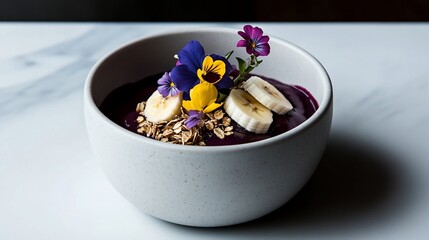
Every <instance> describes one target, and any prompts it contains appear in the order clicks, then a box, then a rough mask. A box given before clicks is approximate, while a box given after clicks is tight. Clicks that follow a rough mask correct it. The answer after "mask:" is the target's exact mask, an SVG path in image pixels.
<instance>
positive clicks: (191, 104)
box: [182, 100, 203, 111]
mask: <svg viewBox="0 0 429 240" xmlns="http://www.w3.org/2000/svg"><path fill="white" fill-rule="evenodd" d="M182 106H183V107H184V108H185V109H186V110H188V111H191V110H197V111H202V110H203V109H202V108H198V106H195V104H194V102H192V101H191V100H183V101H182Z"/></svg>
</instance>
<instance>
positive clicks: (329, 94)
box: [84, 27, 333, 153]
mask: <svg viewBox="0 0 429 240" xmlns="http://www.w3.org/2000/svg"><path fill="white" fill-rule="evenodd" d="M237 31H238V30H237V29H234V28H226V27H188V28H182V29H175V30H167V31H164V32H161V33H155V34H148V35H144V36H141V37H138V38H136V39H134V40H131V41H128V42H126V43H123V44H122V45H119V46H118V47H116V48H114V49H112V50H110V51H109V52H108V53H106V54H105V55H104V56H103V57H101V58H100V59H99V60H98V61H97V62H96V63H95V64H94V65H93V66H92V68H91V70H90V72H89V73H88V75H87V77H86V80H85V86H84V104H85V108H87V107H88V108H90V109H91V110H92V111H93V112H94V113H95V114H96V115H97V116H98V117H99V119H101V121H102V122H103V124H106V125H109V126H110V127H111V128H112V129H115V130H116V131H119V133H121V134H122V135H124V136H125V137H129V138H132V139H134V140H136V141H139V142H141V143H142V144H150V145H154V146H156V147H159V148H161V149H166V150H175V151H180V152H183V151H192V152H206V153H207V152H219V151H223V152H233V151H240V150H247V149H254V148H260V147H264V146H266V145H270V144H274V143H277V142H280V141H282V140H285V139H289V138H292V137H294V136H296V135H297V134H299V133H301V132H303V131H306V130H307V129H308V128H310V127H311V126H313V125H315V124H316V123H317V122H319V121H321V119H322V117H323V116H324V115H325V114H326V113H327V112H328V111H329V110H330V107H331V105H332V101H333V100H332V99H333V89H332V82H331V79H330V77H329V75H328V72H327V71H326V69H325V68H324V67H323V65H322V64H321V63H320V62H319V61H318V60H317V59H316V58H315V57H314V56H313V55H311V54H310V53H309V52H307V51H306V50H304V49H303V48H301V47H299V46H297V45H295V44H294V43H291V42H289V41H287V40H284V39H282V38H279V37H276V36H273V35H271V34H270V35H269V36H270V41H271V42H276V43H277V44H280V45H283V46H287V47H289V48H291V49H292V50H294V51H296V52H298V53H300V54H301V55H303V56H304V57H305V58H307V59H308V60H309V61H310V62H312V63H313V65H314V66H315V67H316V68H317V70H318V72H319V73H320V74H321V75H322V80H323V87H324V91H323V94H324V95H323V96H324V97H323V99H322V101H321V102H318V105H319V108H318V109H317V110H316V112H315V113H314V114H313V115H312V116H311V117H310V118H308V119H307V120H305V121H304V122H303V123H301V124H299V125H298V126H296V127H295V128H293V129H291V130H289V131H287V132H284V133H281V134H279V135H277V136H273V137H270V138H267V139H264V140H259V141H256V142H250V143H242V144H234V145H222V146H194V145H180V144H171V143H164V142H161V141H158V140H155V139H152V138H148V137H144V136H142V135H140V134H137V133H134V132H132V131H129V130H127V129H125V128H123V127H121V126H119V125H118V124H116V123H115V122H113V121H112V120H110V119H109V118H108V117H107V116H105V115H104V114H103V113H102V112H101V111H100V109H99V108H98V107H97V105H96V104H95V101H94V99H93V97H92V94H91V93H92V82H93V79H94V75H95V74H96V73H97V71H98V69H99V68H100V67H101V66H102V65H103V64H104V63H105V62H107V61H109V60H110V59H111V58H114V57H115V55H117V54H119V52H121V51H123V50H125V49H127V48H131V47H133V46H134V45H136V44H139V43H140V42H141V41H146V40H149V39H154V38H160V37H168V36H171V35H176V34H186V33H191V32H192V33H197V32H219V33H225V32H228V33H237Z"/></svg>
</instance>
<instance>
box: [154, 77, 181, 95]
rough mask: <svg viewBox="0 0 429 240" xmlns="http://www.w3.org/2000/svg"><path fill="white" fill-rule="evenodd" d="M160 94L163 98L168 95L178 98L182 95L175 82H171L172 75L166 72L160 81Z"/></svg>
mask: <svg viewBox="0 0 429 240" xmlns="http://www.w3.org/2000/svg"><path fill="white" fill-rule="evenodd" d="M157 83H158V85H159V87H158V92H159V93H160V94H161V95H162V97H164V98H166V97H167V96H168V95H171V96H172V97H173V96H176V95H177V94H179V93H180V90H179V89H177V87H176V85H175V84H174V82H173V81H171V76H170V73H168V72H165V73H164V75H162V77H161V78H160V79H159V80H158V82H157Z"/></svg>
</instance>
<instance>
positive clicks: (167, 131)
mask: <svg viewBox="0 0 429 240" xmlns="http://www.w3.org/2000/svg"><path fill="white" fill-rule="evenodd" d="M171 134H173V129H167V130H165V131H164V132H163V133H162V135H163V136H164V137H166V136H169V135H171Z"/></svg>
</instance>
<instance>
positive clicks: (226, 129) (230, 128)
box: [224, 126, 234, 132]
mask: <svg viewBox="0 0 429 240" xmlns="http://www.w3.org/2000/svg"><path fill="white" fill-rule="evenodd" d="M233 128H234V127H233V126H229V127H226V128H225V129H224V130H225V132H231V131H232V129H233Z"/></svg>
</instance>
